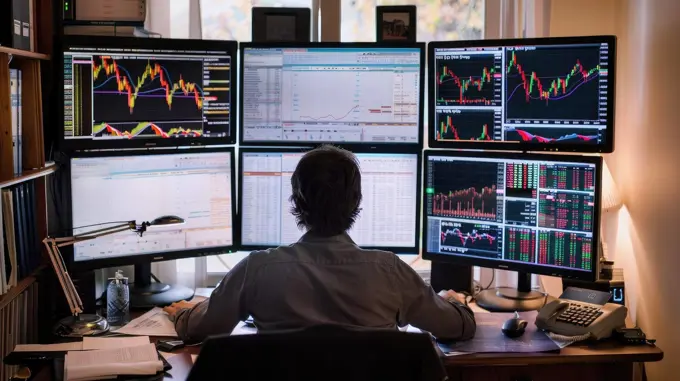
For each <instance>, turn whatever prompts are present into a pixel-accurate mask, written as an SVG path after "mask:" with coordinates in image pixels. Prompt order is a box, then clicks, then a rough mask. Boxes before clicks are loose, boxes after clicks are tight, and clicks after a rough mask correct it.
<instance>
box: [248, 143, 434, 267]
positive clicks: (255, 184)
mask: <svg viewBox="0 0 680 381" xmlns="http://www.w3.org/2000/svg"><path fill="white" fill-rule="evenodd" d="M355 154H356V156H357V158H358V160H359V165H360V167H361V188H362V195H363V199H362V201H361V212H360V214H359V218H358V219H357V221H356V223H355V224H354V226H353V227H352V229H351V230H350V231H349V235H350V237H352V239H353V240H354V242H355V243H356V244H357V245H359V246H361V247H364V248H372V249H383V250H389V251H392V252H398V253H412V254H415V253H417V252H418V245H419V241H418V235H419V231H420V229H419V226H420V221H419V218H418V209H419V207H420V193H419V189H420V186H419V185H420V155H419V154H406V153H392V154H387V153H361V152H359V153H355ZM303 155H304V151H303V150H302V149H294V148H289V149H285V148H284V149H281V148H242V149H240V162H239V168H240V171H239V173H240V178H239V188H240V192H239V195H240V197H239V217H240V220H241V221H240V225H241V247H242V249H250V250H255V249H263V248H269V247H277V246H280V245H288V244H291V243H294V242H296V241H298V239H300V237H301V236H302V235H303V234H304V233H305V232H304V230H301V229H300V228H298V226H297V224H296V222H295V217H294V216H293V215H292V214H291V212H290V210H291V206H292V204H291V202H290V200H289V199H290V196H291V193H292V188H291V184H290V180H291V177H292V175H293V172H294V171H295V167H296V166H297V164H298V162H299V161H300V159H301V158H302V156H303Z"/></svg>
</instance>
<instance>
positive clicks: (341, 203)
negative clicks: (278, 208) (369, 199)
mask: <svg viewBox="0 0 680 381" xmlns="http://www.w3.org/2000/svg"><path fill="white" fill-rule="evenodd" d="M290 185H291V186H292V188H293V193H292V195H291V196H290V201H291V202H292V203H293V207H292V209H291V213H293V215H294V216H295V219H296V221H297V224H298V227H300V228H307V230H309V231H311V232H313V233H314V234H316V235H320V236H324V237H330V236H334V235H338V234H342V233H344V232H346V231H347V230H349V229H350V228H351V227H352V225H353V224H354V221H355V220H356V218H357V216H358V215H359V211H360V210H361V209H360V208H359V205H360V204H361V173H360V171H359V162H358V160H357V158H356V156H354V154H352V153H351V152H349V151H346V150H344V149H341V148H338V147H334V146H330V145H324V146H321V147H319V148H316V149H313V150H311V151H309V152H307V153H306V154H305V155H304V156H303V157H302V159H300V162H299V163H298V165H297V167H296V168H295V172H293V177H291V179H290Z"/></svg>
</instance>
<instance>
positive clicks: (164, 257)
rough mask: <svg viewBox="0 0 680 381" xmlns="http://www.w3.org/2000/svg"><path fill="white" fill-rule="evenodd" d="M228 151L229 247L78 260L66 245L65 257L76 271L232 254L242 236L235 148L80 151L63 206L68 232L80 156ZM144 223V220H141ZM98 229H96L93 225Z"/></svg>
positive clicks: (68, 169) (74, 156)
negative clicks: (237, 200)
mask: <svg viewBox="0 0 680 381" xmlns="http://www.w3.org/2000/svg"><path fill="white" fill-rule="evenodd" d="M216 152H217V153H228V154H229V155H230V156H231V165H230V170H231V177H232V179H231V195H232V197H231V218H232V244H231V245H229V246H218V247H211V248H200V249H185V250H178V251H173V252H169V253H154V254H135V255H131V256H126V257H113V258H103V259H94V260H89V261H75V258H74V250H73V249H74V248H73V246H72V245H71V246H66V247H63V248H61V251H62V253H63V254H64V259H65V260H66V262H67V263H68V265H69V268H70V269H72V270H74V271H85V270H94V269H101V268H107V267H114V266H128V265H137V264H147V263H152V262H161V261H169V260H174V259H183V258H199V257H206V256H210V255H219V254H231V253H234V252H236V251H238V248H239V240H238V239H239V238H240V237H241V232H240V224H239V223H238V222H239V221H240V220H239V219H238V217H237V212H236V179H237V176H238V175H237V173H236V163H235V160H236V153H235V150H234V147H185V148H176V149H149V150H144V151H129V150H119V151H98V152H96V151H89V152H77V153H73V154H71V155H69V157H68V160H67V161H66V163H67V164H66V166H65V168H64V169H65V170H66V171H65V172H66V173H65V174H64V176H65V177H66V179H65V180H66V181H65V183H66V189H65V191H66V194H65V195H64V196H63V201H64V202H63V205H64V206H65V208H66V211H65V212H66V213H65V215H66V220H67V221H65V222H66V224H67V226H68V228H67V231H68V232H69V233H70V232H71V228H72V226H73V198H72V188H71V163H72V160H73V159H79V158H97V157H102V158H106V157H121V156H152V155H172V154H201V153H216ZM137 222H141V221H137ZM93 229H94V228H93Z"/></svg>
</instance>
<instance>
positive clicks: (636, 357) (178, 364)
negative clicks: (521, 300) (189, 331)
mask: <svg viewBox="0 0 680 381" xmlns="http://www.w3.org/2000/svg"><path fill="white" fill-rule="evenodd" d="M199 350H200V347H185V348H182V349H180V350H178V351H176V352H175V353H178V355H176V356H173V357H171V358H170V359H169V360H168V362H169V363H170V364H171V365H172V366H173V369H172V370H170V372H169V375H168V377H166V378H165V379H166V380H173V381H177V380H184V379H186V377H187V375H188V374H189V371H190V370H191V366H192V365H193V363H192V361H191V355H192V354H198V352H199ZM661 359H663V352H662V351H661V350H660V349H659V348H657V347H652V346H623V345H620V344H618V343H615V342H603V343H596V344H591V345H585V344H582V345H572V346H570V347H567V348H564V349H562V350H561V351H560V352H559V353H557V352H554V353H480V354H469V355H462V356H450V357H447V358H445V359H444V365H445V366H446V370H447V372H448V374H449V377H450V380H451V381H462V380H465V381H477V380H479V381H524V380H526V381H529V380H531V381H543V380H546V381H574V380H575V379H577V380H578V381H605V380H606V381H609V380H615V381H619V380H621V381H628V380H633V364H634V363H639V362H653V361H660V360H661Z"/></svg>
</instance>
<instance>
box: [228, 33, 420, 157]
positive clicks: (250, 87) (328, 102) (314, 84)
mask: <svg viewBox="0 0 680 381" xmlns="http://www.w3.org/2000/svg"><path fill="white" fill-rule="evenodd" d="M267 46H269V47H267ZM286 46H289V47H272V45H265V44H242V47H241V54H242V56H241V57H242V58H241V62H242V66H243V70H242V72H241V76H242V77H241V87H240V92H241V107H242V114H241V115H242V118H241V124H242V129H241V138H240V139H241V142H243V143H265V144H266V143H270V144H276V145H281V144H289V145H299V144H298V143H301V142H306V143H309V142H327V143H344V144H357V143H358V144H362V143H363V144H414V145H415V144H419V143H420V137H421V136H422V131H421V120H422V119H421V114H422V112H421V107H422V100H423V92H422V88H421V77H422V75H423V72H424V67H423V65H424V59H425V57H424V45H422V44H411V45H407V46H404V47H390V48H388V47H380V46H379V45H376V44H334V45H333V44H331V45H328V44H323V43H322V44H314V45H309V44H308V45H304V46H295V45H286ZM326 46H334V47H326Z"/></svg>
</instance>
